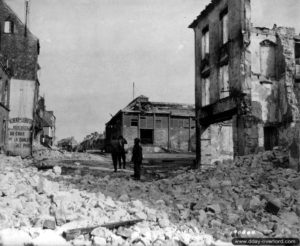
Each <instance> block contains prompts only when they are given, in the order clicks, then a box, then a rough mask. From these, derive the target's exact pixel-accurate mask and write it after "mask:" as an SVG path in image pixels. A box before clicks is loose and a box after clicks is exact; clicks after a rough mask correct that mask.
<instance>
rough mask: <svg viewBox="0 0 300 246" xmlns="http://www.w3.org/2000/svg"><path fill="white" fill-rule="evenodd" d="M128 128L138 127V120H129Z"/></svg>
mask: <svg viewBox="0 0 300 246" xmlns="http://www.w3.org/2000/svg"><path fill="white" fill-rule="evenodd" d="M130 126H131V127H137V126H139V120H138V119H131V120H130Z"/></svg>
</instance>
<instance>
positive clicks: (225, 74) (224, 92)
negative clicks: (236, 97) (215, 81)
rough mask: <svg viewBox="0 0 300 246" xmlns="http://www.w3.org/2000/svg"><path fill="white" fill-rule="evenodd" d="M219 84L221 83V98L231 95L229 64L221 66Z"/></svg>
mask: <svg viewBox="0 0 300 246" xmlns="http://www.w3.org/2000/svg"><path fill="white" fill-rule="evenodd" d="M219 85H220V87H219V95H220V99H223V98H226V97H229V96H230V87H229V65H228V64H225V65H223V66H221V67H220V72H219ZM225 87H226V88H225Z"/></svg>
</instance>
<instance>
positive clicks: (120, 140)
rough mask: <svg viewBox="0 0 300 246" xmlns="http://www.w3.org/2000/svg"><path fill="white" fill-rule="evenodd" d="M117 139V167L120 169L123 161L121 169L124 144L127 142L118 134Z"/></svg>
mask: <svg viewBox="0 0 300 246" xmlns="http://www.w3.org/2000/svg"><path fill="white" fill-rule="evenodd" d="M118 141H119V154H118V161H119V168H120V169H121V167H122V161H123V169H125V166H126V153H125V148H124V145H125V144H127V141H126V139H125V138H123V136H119V137H118Z"/></svg>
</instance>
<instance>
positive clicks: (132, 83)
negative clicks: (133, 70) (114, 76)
mask: <svg viewBox="0 0 300 246" xmlns="http://www.w3.org/2000/svg"><path fill="white" fill-rule="evenodd" d="M134 89H135V88H134V82H133V83H132V99H134Z"/></svg>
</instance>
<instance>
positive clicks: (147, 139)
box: [140, 129, 153, 144]
mask: <svg viewBox="0 0 300 246" xmlns="http://www.w3.org/2000/svg"><path fill="white" fill-rule="evenodd" d="M140 137H141V143H142V144H153V129H141V132H140Z"/></svg>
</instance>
